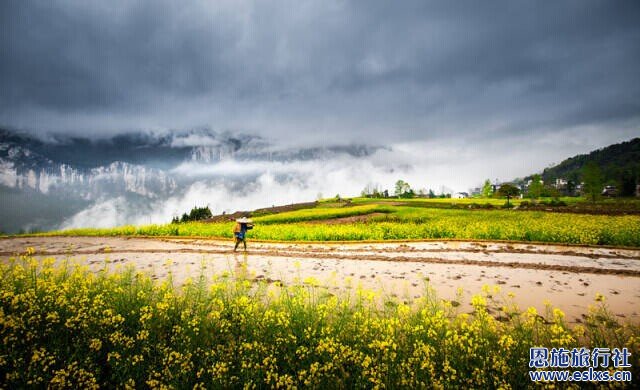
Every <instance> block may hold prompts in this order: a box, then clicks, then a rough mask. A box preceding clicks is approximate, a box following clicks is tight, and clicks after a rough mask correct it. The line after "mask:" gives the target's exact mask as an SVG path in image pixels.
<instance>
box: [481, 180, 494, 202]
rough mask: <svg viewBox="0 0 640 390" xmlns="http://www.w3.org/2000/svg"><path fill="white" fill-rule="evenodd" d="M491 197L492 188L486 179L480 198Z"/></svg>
mask: <svg viewBox="0 0 640 390" xmlns="http://www.w3.org/2000/svg"><path fill="white" fill-rule="evenodd" d="M491 195H493V187H491V181H489V179H487V180H485V181H484V184H483V186H482V197H483V198H489V197H491Z"/></svg>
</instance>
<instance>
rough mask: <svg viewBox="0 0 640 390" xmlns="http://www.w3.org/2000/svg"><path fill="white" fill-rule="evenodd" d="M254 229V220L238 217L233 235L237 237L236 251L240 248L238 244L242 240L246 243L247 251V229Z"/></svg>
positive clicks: (234, 249)
mask: <svg viewBox="0 0 640 390" xmlns="http://www.w3.org/2000/svg"><path fill="white" fill-rule="evenodd" d="M250 229H253V221H252V220H250V219H248V218H245V217H242V218H238V219H236V226H235V227H234V228H233V235H234V236H235V237H236V246H235V247H234V248H233V251H234V252H235V251H236V250H237V249H238V245H240V243H241V242H242V244H244V250H245V252H246V251H247V238H246V236H247V230H250Z"/></svg>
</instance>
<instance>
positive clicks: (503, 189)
mask: <svg viewBox="0 0 640 390" xmlns="http://www.w3.org/2000/svg"><path fill="white" fill-rule="evenodd" d="M518 195H520V189H519V188H518V187H516V186H514V185H512V184H503V185H501V186H500V188H499V189H498V196H504V197H506V198H507V207H508V206H509V200H510V199H511V198H512V197H514V196H518Z"/></svg>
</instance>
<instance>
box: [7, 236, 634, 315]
mask: <svg viewBox="0 0 640 390" xmlns="http://www.w3.org/2000/svg"><path fill="white" fill-rule="evenodd" d="M27 247H34V248H35V249H36V250H37V255H38V256H40V257H55V258H57V259H60V260H61V259H65V258H74V259H76V260H79V261H83V262H86V263H88V264H90V265H91V266H92V267H95V268H100V267H104V264H105V262H106V261H107V260H108V261H109V264H110V266H114V265H115V266H118V265H129V264H130V265H133V266H135V267H136V268H138V269H142V270H145V271H148V272H149V273H150V274H151V275H152V277H154V278H156V279H160V278H165V277H167V275H168V274H169V273H171V274H172V276H173V279H174V280H175V282H176V283H181V282H182V281H183V280H184V279H185V278H187V277H195V276H198V275H199V273H200V272H205V274H207V276H213V275H214V274H219V273H222V272H225V271H228V272H231V273H240V272H242V273H246V276H247V277H250V278H252V279H256V280H261V279H262V280H272V281H274V280H278V281H282V282H284V283H293V282H295V281H296V280H298V281H299V280H303V279H304V278H306V277H314V278H316V279H317V280H319V281H320V282H321V283H322V284H323V285H325V286H326V287H328V288H330V289H332V290H336V291H340V290H345V289H348V288H349V287H356V286H358V285H361V286H362V287H363V288H367V289H376V290H381V291H382V293H383V294H386V295H389V296H394V297H398V298H399V299H402V300H405V301H408V302H410V301H412V300H414V299H416V298H418V297H420V296H421V295H422V294H424V291H425V281H428V283H429V284H430V285H431V286H432V287H434V288H435V289H436V291H437V293H438V295H439V296H440V297H441V298H443V299H449V300H453V299H456V300H457V299H462V301H463V302H467V301H468V300H469V297H470V295H472V294H475V293H478V292H480V291H481V289H482V286H483V285H492V286H493V285H497V286H500V287H501V290H502V292H501V294H498V295H502V296H504V297H506V295H507V293H508V292H513V293H514V294H515V298H514V301H515V303H517V304H518V305H519V306H520V307H521V308H526V307H528V306H535V307H537V308H538V310H539V311H543V310H544V301H545V300H548V301H550V302H552V303H553V304H554V305H555V306H556V307H559V308H561V309H562V310H564V311H565V312H566V313H567V318H568V319H569V320H570V321H573V322H580V321H581V318H582V316H583V315H584V314H585V313H586V312H587V311H588V306H589V305H590V304H593V303H594V297H595V295H596V294H597V293H601V294H603V295H604V296H605V297H606V299H607V301H606V302H607V304H608V305H609V307H610V309H611V310H612V312H614V313H615V314H616V315H617V316H618V317H620V318H624V319H625V320H628V321H633V322H636V323H640V250H630V249H609V248H587V247H567V246H556V245H529V244H508V243H488V242H459V241H449V242H433V241H432V242H412V243H376V244H370V243H362V244H285V243H282V244H274V243H255V242H250V243H249V251H248V252H247V253H246V254H244V253H234V252H233V251H232V246H231V243H230V242H229V241H218V240H203V239H182V238H176V239H146V238H118V237H24V238H11V239H2V240H0V259H8V258H9V257H11V256H14V255H15V254H17V253H21V252H24V251H25V249H26V248H27ZM459 288H461V289H462V291H463V297H462V298H460V297H456V293H457V291H458V289H459Z"/></svg>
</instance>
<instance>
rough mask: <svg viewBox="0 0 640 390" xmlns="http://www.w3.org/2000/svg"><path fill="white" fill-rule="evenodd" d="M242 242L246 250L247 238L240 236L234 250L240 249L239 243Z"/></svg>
mask: <svg viewBox="0 0 640 390" xmlns="http://www.w3.org/2000/svg"><path fill="white" fill-rule="evenodd" d="M240 243H243V244H244V250H245V251H246V250H247V239H246V238H244V237H242V238H240V237H238V236H236V246H235V247H234V248H233V250H234V251H235V250H237V249H238V245H240Z"/></svg>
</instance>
